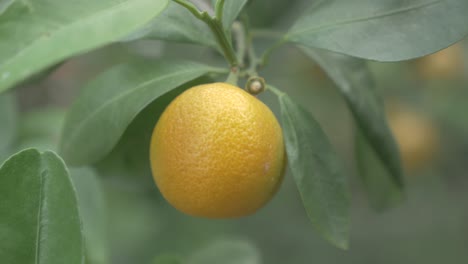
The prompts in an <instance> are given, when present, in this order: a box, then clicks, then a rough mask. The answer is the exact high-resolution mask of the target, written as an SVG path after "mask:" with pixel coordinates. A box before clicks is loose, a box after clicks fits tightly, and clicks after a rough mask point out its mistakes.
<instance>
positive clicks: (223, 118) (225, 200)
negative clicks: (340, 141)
mask: <svg viewBox="0 0 468 264" xmlns="http://www.w3.org/2000/svg"><path fill="white" fill-rule="evenodd" d="M150 160H151V168H152V172H153V177H154V179H155V181H156V184H157V186H158V187H159V190H160V191H161V193H162V195H163V196H164V198H165V199H166V200H167V201H168V202H169V203H170V204H171V205H173V206H174V207H175V208H177V209H178V210H180V211H182V212H184V213H186V214H189V215H193V216H201V217H208V218H229V217H240V216H244V215H248V214H251V213H253V212H255V211H257V210H258V209H259V208H260V207H262V206H263V205H264V204H265V203H266V202H267V201H268V200H270V198H271V197H272V196H273V194H274V193H275V192H276V190H277V189H278V187H279V185H280V183H281V180H282V177H283V173H284V166H285V151H284V143H283V135H282V131H281V127H280V125H279V123H278V121H277V120H276V118H275V116H274V115H273V113H272V112H271V111H270V109H269V108H268V107H267V106H266V105H265V104H263V103H262V102H261V101H260V100H258V99H257V98H255V97H254V96H252V95H250V94H249V93H247V92H245V91H244V90H242V89H240V88H238V87H235V86H233V85H230V84H226V83H212V84H205V85H199V86H195V87H193V88H190V89H189V90H187V91H185V92H184V93H183V94H181V95H180V96H178V97H177V98H176V99H175V100H174V101H173V102H172V103H171V104H170V105H169V106H168V107H167V108H166V110H165V111H164V113H163V114H162V116H161V118H160V119H159V121H158V123H157V125H156V127H155V129H154V132H153V136H152V141H151V149H150Z"/></svg>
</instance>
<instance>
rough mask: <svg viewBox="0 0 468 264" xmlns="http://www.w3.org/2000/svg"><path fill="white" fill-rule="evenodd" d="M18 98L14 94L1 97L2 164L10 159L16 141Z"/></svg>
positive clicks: (0, 134) (0, 157)
mask: <svg viewBox="0 0 468 264" xmlns="http://www.w3.org/2000/svg"><path fill="white" fill-rule="evenodd" d="M16 119H17V109H16V98H15V96H14V95H13V94H2V95H0V124H1V125H0V163H1V162H2V161H3V159H4V158H6V157H8V155H9V154H10V153H9V152H10V150H11V148H12V147H13V142H14V141H15V140H16V131H17V124H16Z"/></svg>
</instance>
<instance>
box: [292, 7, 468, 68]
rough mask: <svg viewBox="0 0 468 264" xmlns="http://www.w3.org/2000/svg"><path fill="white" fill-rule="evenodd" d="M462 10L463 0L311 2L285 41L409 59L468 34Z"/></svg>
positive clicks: (372, 57) (381, 57) (377, 57)
mask: <svg viewBox="0 0 468 264" xmlns="http://www.w3.org/2000/svg"><path fill="white" fill-rule="evenodd" d="M466 14H468V1H466V0H407V1H401V0H388V1H375V0H354V1H347V0H327V1H323V0H322V1H314V3H313V4H311V6H310V8H309V9H308V10H307V11H306V12H305V13H304V14H303V16H301V17H300V18H299V20H298V21H297V22H296V23H295V24H294V25H293V27H292V28H291V29H290V30H289V32H288V33H287V35H286V36H285V40H288V41H292V42H295V43H297V44H300V45H303V46H307V47H310V48H321V49H325V50H330V51H335V52H339V53H344V54H348V55H351V56H355V57H361V58H365V59H370V60H377V61H400V60H408V59H412V58H416V57H421V56H424V55H427V54H429V53H433V52H436V51H438V50H441V49H443V48H445V47H448V46H450V45H451V44H453V43H455V42H457V41H459V40H461V39H462V38H464V37H465V36H467V35H468V16H467V15H466Z"/></svg>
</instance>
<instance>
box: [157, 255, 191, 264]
mask: <svg viewBox="0 0 468 264" xmlns="http://www.w3.org/2000/svg"><path fill="white" fill-rule="evenodd" d="M182 263H184V262H183V261H182V260H181V257H179V256H178V255H174V254H168V253H167V254H161V255H159V256H157V257H155V258H154V259H153V261H152V262H151V264H182Z"/></svg>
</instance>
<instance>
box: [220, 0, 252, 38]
mask: <svg viewBox="0 0 468 264" xmlns="http://www.w3.org/2000/svg"><path fill="white" fill-rule="evenodd" d="M247 2H248V0H236V1H232V0H227V1H225V3H224V8H223V26H224V31H225V32H226V33H227V35H228V36H231V27H232V23H234V21H235V20H236V18H237V17H238V16H239V14H240V13H241V11H242V9H243V8H244V6H245V4H247ZM212 3H213V6H215V5H216V0H213V1H212Z"/></svg>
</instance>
